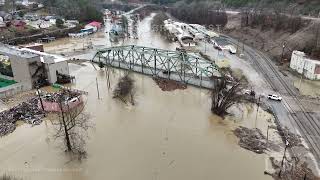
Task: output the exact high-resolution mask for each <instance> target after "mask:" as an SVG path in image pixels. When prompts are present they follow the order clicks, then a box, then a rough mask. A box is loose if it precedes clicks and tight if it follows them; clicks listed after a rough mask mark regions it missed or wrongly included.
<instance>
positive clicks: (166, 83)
mask: <svg viewBox="0 0 320 180" xmlns="http://www.w3.org/2000/svg"><path fill="white" fill-rule="evenodd" d="M153 80H154V81H155V82H156V83H157V85H158V86H159V87H160V89H161V90H162V91H174V90H176V89H182V90H183V89H187V85H186V84H183V83H181V82H177V81H174V80H170V79H164V78H153Z"/></svg>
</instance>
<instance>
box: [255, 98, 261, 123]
mask: <svg viewBox="0 0 320 180" xmlns="http://www.w3.org/2000/svg"><path fill="white" fill-rule="evenodd" d="M260 99H261V96H259V99H258V107H257V113H256V120H255V125H254V127H255V128H257V120H258V113H259V107H260Z"/></svg>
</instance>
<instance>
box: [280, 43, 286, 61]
mask: <svg viewBox="0 0 320 180" xmlns="http://www.w3.org/2000/svg"><path fill="white" fill-rule="evenodd" d="M285 48H286V42H283V44H282V53H281V60H280V62H281V63H283V56H284V49H285Z"/></svg>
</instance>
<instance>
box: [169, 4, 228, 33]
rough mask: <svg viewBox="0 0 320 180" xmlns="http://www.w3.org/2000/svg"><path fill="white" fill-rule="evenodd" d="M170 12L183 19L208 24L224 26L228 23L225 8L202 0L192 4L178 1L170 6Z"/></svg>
mask: <svg viewBox="0 0 320 180" xmlns="http://www.w3.org/2000/svg"><path fill="white" fill-rule="evenodd" d="M169 12H170V14H171V15H172V16H173V17H175V18H177V19H179V20H182V21H185V22H187V23H194V24H203V25H207V26H210V25H211V26H221V27H224V26H225V25H226V24H227V23H228V16H227V13H226V12H225V10H224V9H223V8H222V7H221V6H219V5H216V4H213V3H210V2H207V1H200V2H192V3H190V4H188V3H186V2H185V1H182V2H179V3H176V4H175V5H174V6H173V8H169Z"/></svg>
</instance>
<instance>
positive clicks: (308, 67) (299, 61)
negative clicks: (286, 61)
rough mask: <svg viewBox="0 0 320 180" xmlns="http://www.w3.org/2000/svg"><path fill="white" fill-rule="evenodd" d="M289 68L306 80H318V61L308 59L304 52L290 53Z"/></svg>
mask: <svg viewBox="0 0 320 180" xmlns="http://www.w3.org/2000/svg"><path fill="white" fill-rule="evenodd" d="M290 68H291V69H293V70H295V71H297V72H298V73H299V74H303V75H304V76H305V77H306V78H308V79H311V80H320V61H318V60H313V59H310V58H309V57H307V56H306V54H305V53H304V52H300V51H293V52H292V57H291V62H290Z"/></svg>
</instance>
